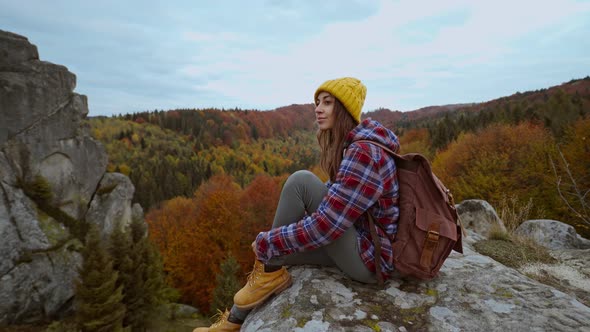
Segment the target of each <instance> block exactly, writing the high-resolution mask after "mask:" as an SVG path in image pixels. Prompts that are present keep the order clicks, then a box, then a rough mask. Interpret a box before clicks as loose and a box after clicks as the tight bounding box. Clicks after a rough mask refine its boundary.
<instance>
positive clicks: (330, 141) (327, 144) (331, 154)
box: [317, 98, 357, 182]
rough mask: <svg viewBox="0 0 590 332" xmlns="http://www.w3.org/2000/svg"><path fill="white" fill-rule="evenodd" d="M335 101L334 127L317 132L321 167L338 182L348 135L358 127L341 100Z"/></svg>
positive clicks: (332, 179)
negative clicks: (337, 176) (337, 178)
mask: <svg viewBox="0 0 590 332" xmlns="http://www.w3.org/2000/svg"><path fill="white" fill-rule="evenodd" d="M334 99H335V102H334V117H335V118H334V126H333V127H332V128H330V129H327V130H318V132H317V138H318V143H319V144H320V167H321V168H322V170H323V171H324V172H326V174H328V176H329V177H330V181H332V182H334V181H336V174H338V169H339V168H340V163H341V162H342V152H343V149H344V140H345V139H346V135H347V134H348V133H349V132H350V131H351V130H352V129H353V128H354V127H356V126H357V123H356V121H355V120H354V118H353V117H352V115H350V113H348V111H346V108H344V106H343V105H342V103H341V102H340V100H338V99H337V98H334Z"/></svg>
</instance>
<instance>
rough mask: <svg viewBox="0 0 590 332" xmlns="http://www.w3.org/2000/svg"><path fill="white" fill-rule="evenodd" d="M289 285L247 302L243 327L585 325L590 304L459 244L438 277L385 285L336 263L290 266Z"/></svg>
mask: <svg viewBox="0 0 590 332" xmlns="http://www.w3.org/2000/svg"><path fill="white" fill-rule="evenodd" d="M290 272H291V273H292V275H293V281H294V283H293V286H291V287H290V288H289V289H287V290H286V291H284V292H283V293H281V294H279V295H278V296H276V297H275V298H274V299H272V300H271V301H268V302H267V303H266V304H264V305H262V306H260V307H259V308H257V309H254V310H253V311H252V312H251V313H250V315H249V316H248V318H247V320H246V322H245V324H244V325H243V327H242V331H269V332H270V331H318V332H319V331H367V332H369V331H590V328H589V327H588V322H590V308H589V307H587V306H586V305H584V304H582V303H580V302H579V301H578V300H577V299H576V298H575V297H572V296H570V295H567V294H565V293H563V292H561V291H558V290H556V289H555V288H553V287H550V286H547V285H544V284H542V283H539V282H537V281H535V280H532V279H530V278H528V277H526V276H524V275H522V274H521V273H519V272H517V271H516V270H514V269H511V268H508V267H506V266H504V265H502V264H500V263H498V262H496V261H494V260H492V259H491V258H489V257H487V256H482V255H480V254H477V253H476V252H474V251H473V250H472V249H471V248H470V247H469V246H466V247H465V253H464V255H460V254H457V253H452V254H451V255H450V256H449V258H448V259H447V261H446V262H445V265H444V266H443V267H442V269H441V272H440V276H439V277H437V278H436V279H434V280H432V281H427V282H418V281H412V280H404V279H400V278H395V279H393V280H390V281H388V282H387V283H386V285H385V287H379V286H376V285H365V284H361V283H358V282H354V281H351V280H350V279H349V278H347V277H345V276H343V275H342V274H340V273H339V272H338V271H337V270H335V269H330V268H315V267H312V266H299V267H291V268H290Z"/></svg>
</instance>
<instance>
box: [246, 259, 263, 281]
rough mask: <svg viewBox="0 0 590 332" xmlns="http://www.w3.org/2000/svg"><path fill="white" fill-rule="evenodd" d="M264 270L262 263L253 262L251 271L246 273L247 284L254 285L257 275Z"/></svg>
mask: <svg viewBox="0 0 590 332" xmlns="http://www.w3.org/2000/svg"><path fill="white" fill-rule="evenodd" d="M263 272H264V265H263V264H260V263H254V268H253V269H252V272H250V273H249V274H248V285H250V286H254V284H255V283H256V280H258V277H260V275H261V274H262V273H263Z"/></svg>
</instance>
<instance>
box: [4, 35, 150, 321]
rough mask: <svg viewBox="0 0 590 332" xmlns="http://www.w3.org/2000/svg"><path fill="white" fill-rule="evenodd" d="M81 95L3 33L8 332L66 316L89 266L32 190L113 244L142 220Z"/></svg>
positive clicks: (59, 71) (72, 81)
mask: <svg viewBox="0 0 590 332" xmlns="http://www.w3.org/2000/svg"><path fill="white" fill-rule="evenodd" d="M75 86H76V76H75V75H74V74H73V73H71V72H69V71H68V69H67V68H66V67H64V66H60V65H55V64H52V63H49V62H45V61H41V60H40V59H39V54H38V52H37V47H36V46H35V45H32V44H31V43H29V41H28V40H27V38H26V37H23V36H19V35H16V34H14V33H10V32H6V31H2V30H0V329H1V326H3V325H9V324H15V323H27V322H31V323H34V322H39V321H43V320H46V319H48V318H49V319H51V318H59V317H61V316H63V315H65V314H67V313H68V312H69V311H70V310H71V309H72V300H73V297H74V280H75V279H76V278H77V276H78V271H77V268H78V267H79V266H80V264H81V262H82V257H81V255H80V254H79V250H80V247H81V243H80V239H77V238H75V237H74V236H73V234H71V233H72V232H70V230H69V229H68V228H67V227H65V226H64V225H65V224H66V222H64V220H65V219H67V218H63V216H62V217H61V219H62V220H56V219H55V218H57V219H60V217H55V216H56V214H55V213H54V214H51V213H49V212H48V209H45V210H44V209H42V208H41V207H40V206H39V205H38V204H37V203H36V201H35V200H33V199H31V197H29V196H31V195H30V193H29V196H27V194H26V193H25V191H24V190H23V189H24V187H25V186H24V185H23V183H33V182H34V181H35V180H36V179H39V178H41V179H42V180H43V181H46V182H47V185H48V186H49V187H50V190H51V197H50V200H51V201H50V202H49V203H50V205H51V206H52V207H53V208H58V209H59V210H60V211H61V212H63V213H65V214H66V215H67V216H68V217H69V218H72V219H73V220H78V221H79V220H85V221H87V222H91V223H95V224H97V225H98V226H99V228H100V229H101V231H102V232H103V235H105V236H106V235H107V234H108V233H109V232H110V231H111V230H112V229H113V227H115V225H121V226H124V225H126V224H129V223H130V222H131V220H132V219H133V218H143V212H142V210H141V207H140V206H138V205H135V206H132V205H131V199H132V197H133V192H134V190H135V189H134V187H133V185H132V184H131V181H129V179H128V178H127V177H125V176H124V175H122V174H106V175H105V172H106V166H107V159H108V158H107V154H106V152H105V149H104V147H103V146H102V144H100V142H98V141H97V140H95V139H93V138H92V137H91V136H90V133H89V128H88V126H87V124H85V122H84V119H85V118H86V116H87V114H88V103H87V99H86V96H83V95H79V94H77V93H75V92H74V87H75ZM33 196H34V195H33ZM52 216H53V217H52ZM54 217H55V218H54Z"/></svg>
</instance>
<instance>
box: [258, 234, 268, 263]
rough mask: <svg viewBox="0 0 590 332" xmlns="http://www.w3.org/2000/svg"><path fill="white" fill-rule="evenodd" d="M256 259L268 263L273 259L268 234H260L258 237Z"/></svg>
mask: <svg viewBox="0 0 590 332" xmlns="http://www.w3.org/2000/svg"><path fill="white" fill-rule="evenodd" d="M255 248H256V258H258V260H259V261H261V262H263V263H266V262H268V260H269V259H270V258H271V253H270V242H269V241H268V232H260V233H258V235H257V236H256V245H255Z"/></svg>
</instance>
